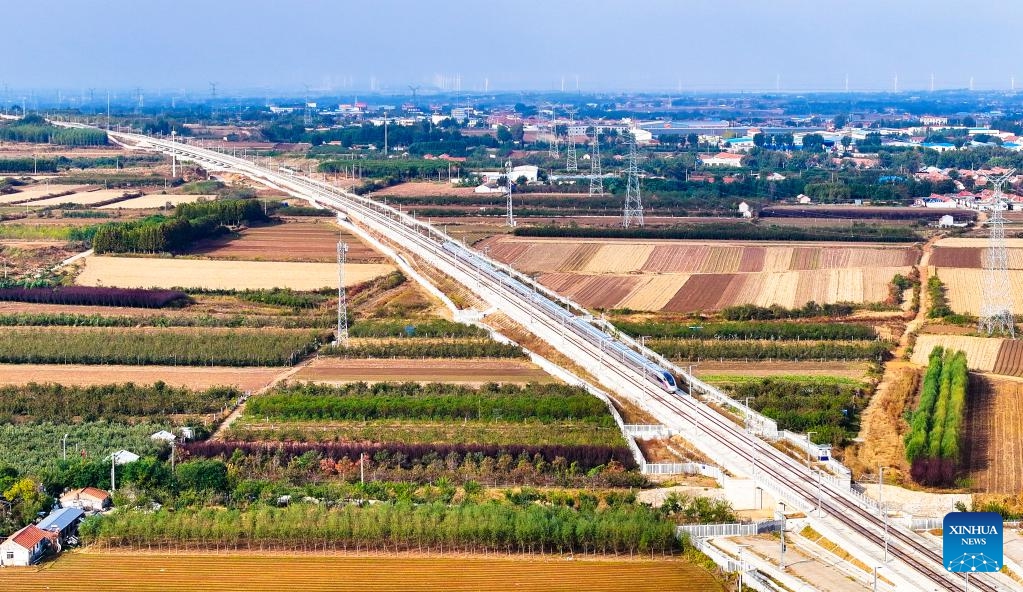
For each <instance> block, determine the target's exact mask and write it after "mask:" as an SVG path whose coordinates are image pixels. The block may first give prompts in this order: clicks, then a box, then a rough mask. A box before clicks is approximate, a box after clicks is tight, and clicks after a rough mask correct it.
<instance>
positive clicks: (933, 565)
mask: <svg viewBox="0 0 1023 592" xmlns="http://www.w3.org/2000/svg"><path fill="white" fill-rule="evenodd" d="M112 135H115V136H119V139H122V140H126V141H130V142H134V143H135V144H136V145H137V146H139V147H143V148H154V149H157V150H162V151H164V152H168V151H170V152H174V153H176V154H178V155H179V156H184V157H189V158H193V159H196V160H199V161H200V162H203V163H205V164H209V165H214V166H221V167H223V168H230V169H235V170H239V171H241V172H243V173H245V174H248V175H249V176H252V177H254V178H256V179H259V180H263V181H267V182H269V183H272V184H274V185H276V186H278V187H281V188H283V189H287V190H291V191H294V192H296V193H299V194H305V195H309V196H311V197H313V198H314V199H315V200H316V201H317V202H319V203H321V204H322V205H325V206H328V207H330V208H332V209H334V210H336V211H338V212H340V213H342V214H345V215H347V216H348V217H349V218H351V219H353V220H357V221H359V222H360V223H361V224H363V225H364V226H366V227H369V228H370V229H371V230H373V231H375V232H376V233H377V234H381V235H386V236H388V238H389V239H390V240H391V242H393V243H395V244H398V245H399V246H401V247H402V248H404V249H409V250H413V251H416V252H418V253H420V254H429V255H430V256H431V257H433V258H435V259H436V260H438V261H443V262H444V264H445V265H447V266H449V267H450V268H451V269H453V270H457V272H458V273H459V274H461V275H462V277H461V278H456V279H460V280H461V282H462V283H463V284H465V285H466V286H467V287H468V288H469V289H470V290H473V287H474V285H475V288H476V289H475V290H474V291H476V292H482V290H483V288H484V287H485V288H486V290H488V291H490V292H491V293H492V294H493V295H494V296H496V297H498V298H499V299H500V300H502V301H503V302H504V303H505V304H506V305H507V306H508V307H510V308H512V309H514V311H515V312H516V313H517V316H519V318H528V320H529V323H528V324H526V328H527V329H528V330H530V331H531V332H533V333H534V334H536V335H537V336H538V337H540V338H541V339H545V340H548V341H550V339H549V336H550V335H560V339H561V340H562V346H563V347H564V346H567V345H569V344H570V345H571V348H572V349H574V350H575V352H574V353H576V355H579V354H582V355H583V356H585V357H586V358H587V361H588V363H589V364H588V365H589V366H590V367H597V368H600V369H603V370H604V371H605V372H607V373H609V374H610V375H611V376H612V377H613V378H614V379H615V380H616V381H619V382H620V383H622V384H624V385H626V386H627V387H628V390H631V391H632V392H626V393H622V394H624V395H626V396H629V397H630V398H632V399H634V400H639V399H640V397H638V396H637V395H641V396H643V397H647V398H648V399H650V400H653V401H655V402H656V403H657V404H658V405H659V406H660V407H662V408H663V409H664V410H665V411H667V412H668V413H669V414H670V415H669V416H668V418H667V419H669V420H674V422H675V423H682V422H685V421H691V422H693V424H694V425H698V426H700V429H701V430H702V432H703V433H704V434H705V435H706V437H708V438H709V439H711V441H712V443H713V444H714V445H715V447H720V448H719V449H718V450H715V451H713V453H712V454H711V456H712V457H721V452H722V451H726V452H727V456H730V457H731V458H730V459H729V460H731V461H732V462H735V461H736V459H737V460H738V461H739V462H741V463H744V464H749V465H750V466H752V467H754V473H756V474H758V475H761V474H762V475H763V476H762V477H761V478H762V479H764V480H765V483H771V484H772V487H773V488H774V489H778V490H779V492H780V493H781V497H783V498H786V499H789V500H792V501H795V502H797V504H798V505H801V506H802V507H804V508H813V507H815V506H816V505H817V499H818V493H819V491H820V492H822V493H824V492H826V493H827V494H828V495H826V496H822V497H821V501H820V507H821V510H822V511H823V512H825V513H827V514H828V516H829V517H831V518H832V519H834V520H835V521H837V522H838V523H839V524H841V525H843V526H845V527H846V528H849V529H851V530H852V531H853V532H855V533H856V534H857V535H859V536H861V537H863V538H864V539H865V540H866V541H868V542H869V543H871V544H873V545H875V546H876V547H877V548H883V547H884V542H885V540H884V539H885V536H884V521H883V519H882V518H880V517H878V516H877V515H875V514H873V513H872V512H870V511H868V510H867V509H866V508H864V507H862V506H861V504H860V502H859V501H857V500H856V499H854V498H853V497H852V496H850V495H849V494H848V492H844V491H842V490H841V489H839V488H836V487H834V486H833V485H831V484H830V483H821V484H818V483H817V481H816V480H815V479H814V476H813V473H812V472H811V471H810V469H809V468H808V467H805V466H804V465H802V464H801V463H798V462H796V461H795V460H794V459H792V458H791V457H789V456H788V455H786V454H784V453H783V452H781V451H779V450H777V449H776V448H774V447H773V446H770V445H769V444H767V443H766V442H764V441H762V440H760V439H759V438H755V437H752V436H751V435H750V434H748V433H746V432H745V431H743V430H742V429H741V428H740V427H739V426H737V425H736V424H735V423H733V422H732V421H730V420H729V419H727V418H725V417H723V416H722V415H721V414H720V413H718V412H717V411H715V410H714V409H712V408H710V407H709V406H708V405H706V404H704V403H702V402H700V401H698V400H696V399H694V398H692V397H688V396H681V397H680V396H676V395H672V394H669V393H667V392H665V391H664V390H662V389H659V388H657V387H656V386H655V384H654V383H652V382H650V381H649V380H648V379H647V376H645V375H644V373H640V372H637V370H636V369H634V368H632V367H631V366H629V365H627V364H625V363H623V361H619V360H617V359H615V358H614V356H609V355H607V354H608V352H607V351H605V349H604V347H603V343H604V342H603V341H601V342H600V346H599V347H598V346H597V345H595V344H594V343H592V342H591V341H588V340H587V339H585V338H584V337H583V336H581V335H579V334H578V333H576V332H575V331H574V330H570V329H567V328H566V318H567V316H568V315H571V313H569V312H567V311H566V312H562V313H560V315H555V314H552V313H551V309H550V307H545V306H539V305H538V304H537V302H538V301H539V299H546V297H545V296H543V295H542V294H538V293H536V292H535V291H533V289H532V288H524V284H522V283H521V282H520V280H519V279H517V278H516V277H513V276H512V275H511V274H509V273H507V272H506V271H503V270H502V269H501V268H500V267H499V266H494V265H491V264H489V263H487V264H486V266H485V267H484V263H483V262H484V261H486V260H485V259H484V258H483V257H481V256H480V255H479V254H477V253H473V255H472V257H474V258H475V260H476V262H477V264H476V265H475V266H473V265H472V264H471V263H469V262H468V261H466V260H464V259H463V258H460V257H459V256H456V255H455V254H454V253H452V252H448V251H447V250H446V249H444V248H443V246H444V245H445V244H447V243H451V244H457V243H454V241H453V240H452V239H450V238H449V237H447V236H446V235H444V234H443V233H441V232H439V231H438V230H437V229H436V228H434V227H432V226H430V225H428V224H424V223H422V222H421V221H418V220H415V219H412V218H410V217H409V216H407V215H404V214H401V213H400V212H397V211H396V210H394V209H392V208H389V207H387V206H384V205H382V204H378V203H376V202H374V201H372V200H369V199H366V198H362V197H359V196H355V195H351V194H345V193H342V192H340V191H339V190H337V189H336V188H334V187H331V186H329V185H326V184H324V183H319V182H316V181H313V180H312V179H308V178H305V177H302V176H301V175H298V174H297V173H294V172H293V171H284V172H281V171H277V172H274V171H272V170H269V169H266V168H264V167H260V166H257V165H254V164H253V163H251V162H248V161H246V160H242V159H240V158H236V157H232V156H228V155H224V154H220V153H218V152H213V151H209V150H205V149H201V148H195V147H192V146H184V145H181V144H178V143H176V142H175V143H171V142H168V141H166V140H155V139H152V138H148V137H145V136H138V135H135V134H124V133H112ZM524 292H525V293H528V294H533V295H532V296H530V297H526V296H524V295H523V294H524ZM555 306H556V305H555ZM513 316H514V315H513ZM571 316H572V319H573V320H574V319H575V315H571ZM534 321H536V322H537V323H538V324H539V325H540V326H541V327H542V328H543V330H545V331H547V332H549V334H548V335H547V336H545V335H544V334H543V331H540V330H538V329H537V328H536V327H531V326H530V325H532V323H533V322H534ZM607 340H608V342H611V341H613V337H611V336H607ZM552 344H553V345H555V346H557V344H556V343H553V342H552ZM639 402H640V403H641V404H642V400H639ZM662 415H663V414H662ZM672 415H673V416H674V417H671V416H672ZM708 452H710V451H708ZM836 542H840V541H836ZM888 548H889V551H890V555H891V557H892V558H894V560H897V561H901V562H902V563H904V564H905V565H906V566H907V567H909V568H910V569H911V570H912V571H913V572H915V573H916V574H917V575H918V576H919V577H922V578H925V579H926V580H927V582H928V583H927V584H926V585H921V584H920V583H919V582H917V581H915V579H914V584H916V585H917V587H918V588H919V589H923V590H952V589H959V588H960V587H961V584H960V580H959V578H958V576H956V575H953V574H949V573H948V572H946V571H945V570H944V568H943V567H942V563H941V557H940V556H939V554H938V553H937V552H936V551H935V550H934V549H933V548H931V547H930V546H929V545H927V544H926V543H925V542H923V541H921V540H918V539H917V537H916V535H914V534H913V533H911V532H909V531H904V530H903V529H901V528H897V527H894V526H892V525H889V528H888ZM887 565H888V566H889V567H891V568H895V567H896V565H895V564H892V563H888V564H887ZM971 585H972V589H975V590H981V591H984V592H995V591H996V590H1000V589H1001V588H1000V587H998V586H996V585H995V584H993V583H991V582H990V581H989V580H988V578H986V577H982V576H980V575H979V574H978V577H976V578H975V579H974V580H973V581H972V582H971Z"/></svg>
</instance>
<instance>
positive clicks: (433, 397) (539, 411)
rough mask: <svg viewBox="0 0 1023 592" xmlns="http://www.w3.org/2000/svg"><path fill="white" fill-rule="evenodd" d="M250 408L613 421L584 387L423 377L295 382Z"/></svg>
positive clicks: (290, 416) (321, 414)
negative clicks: (478, 384)
mask: <svg viewBox="0 0 1023 592" xmlns="http://www.w3.org/2000/svg"><path fill="white" fill-rule="evenodd" d="M246 414H247V415H251V416H253V417H269V418H276V419H286V420H363V421H367V420H375V419H437V420H453V419H461V420H467V419H473V420H477V421H479V420H484V421H486V420H491V421H525V420H539V421H541V422H545V423H550V422H555V421H564V420H576V421H583V422H588V423H596V424H602V425H606V426H611V425H613V423H614V422H613V420H612V418H611V416H610V414H609V413H608V410H607V407H606V406H605V405H604V403H603V402H601V401H600V400H599V399H597V398H596V397H594V396H592V395H590V394H589V393H588V392H586V390H585V389H582V388H580V387H574V386H568V385H562V384H530V385H524V386H518V385H513V384H506V385H497V384H495V383H490V384H487V385H484V386H482V387H480V388H471V387H467V386H461V385H454V384H443V383H434V384H429V385H422V384H420V383H417V382H406V383H377V384H375V385H373V386H368V385H366V384H365V383H353V384H348V385H344V386H340V387H335V386H328V385H315V384H304V385H291V386H287V387H282V388H279V389H277V390H275V391H274V392H273V393H270V394H266V395H262V396H259V397H256V398H254V399H252V400H251V401H249V403H248V406H247V408H246Z"/></svg>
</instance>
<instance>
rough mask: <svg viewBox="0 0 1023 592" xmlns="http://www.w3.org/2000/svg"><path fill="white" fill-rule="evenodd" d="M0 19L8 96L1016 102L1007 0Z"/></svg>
mask: <svg viewBox="0 0 1023 592" xmlns="http://www.w3.org/2000/svg"><path fill="white" fill-rule="evenodd" d="M0 14H2V15H3V20H4V21H5V24H6V25H7V26H5V27H4V37H3V38H2V39H0V85H2V84H7V85H8V86H9V87H10V88H12V89H23V88H50V89H53V88H61V89H66V90H67V91H68V92H80V91H81V89H83V88H89V87H93V88H96V89H97V92H99V91H100V90H101V89H106V88H122V89H124V88H134V87H136V86H139V87H143V88H146V89H148V90H157V89H162V90H165V91H166V90H171V89H174V90H177V89H181V88H186V89H189V90H195V91H201V92H208V89H209V82H210V81H215V82H217V83H218V88H219V89H220V90H219V91H218V94H225V95H228V94H234V93H237V92H238V91H239V90H240V89H250V90H256V91H257V92H259V89H261V88H274V89H292V90H301V89H302V88H303V87H304V86H305V85H309V86H310V87H312V88H313V89H323V90H328V89H330V90H333V91H335V92H339V91H343V90H345V89H347V88H351V89H352V90H353V91H354V90H359V89H367V88H369V86H370V84H371V77H375V79H376V81H377V84H378V86H379V88H381V89H382V90H385V91H387V90H393V91H396V92H397V91H405V92H407V86H408V85H410V84H413V85H422V86H423V87H424V89H425V87H429V86H432V85H437V84H449V85H450V84H454V82H453V77H454V76H455V75H457V74H460V75H461V88H462V89H463V90H482V88H483V86H484V84H485V82H484V80H485V79H488V80H489V88H490V90H494V91H496V90H509V89H523V88H525V89H548V90H551V89H558V88H560V87H561V85H562V80H563V79H564V85H565V88H566V90H574V89H575V85H576V76H578V79H579V86H580V88H581V89H582V90H618V89H623V90H624V89H630V90H631V89H650V90H658V89H675V88H676V87H677V86H678V85H679V84H680V83H681V86H682V88H683V89H688V90H701V91H704V90H717V89H723V90H734V89H755V90H764V89H773V88H775V85H776V83H777V82H778V81H779V80H780V87H781V89H782V90H799V89H833V90H841V89H842V88H843V87H844V86H845V79H846V75H848V78H849V86H850V88H851V89H853V90H857V89H864V90H865V89H875V90H879V89H891V88H892V86H893V79H894V77H895V75H896V73H898V78H899V88H900V90H903V89H906V90H908V89H913V88H917V89H923V88H927V87H928V86H929V85H930V80H931V74H932V73H933V74H934V79H935V86H936V88H965V87H967V86H968V85H969V80H970V77H971V76H973V77H974V85H975V88H977V89H989V88H999V89H1000V88H1008V87H1009V81H1010V76H1013V75H1016V76H1017V77H1018V78H1019V84H1020V85H1021V86H1023V63H1021V62H1020V56H1021V55H1023V52H1021V50H1023V36H1021V35H1019V34H1018V33H1017V32H1016V31H1014V30H1013V29H1012V28H1010V27H1015V26H1018V25H1019V24H1020V23H1021V22H1023V20H1021V17H1023V3H1021V2H1016V1H1013V0H1008V1H1006V0H971V1H969V2H964V1H959V0H957V1H953V0H854V1H848V0H841V1H830V0H758V1H754V0H746V1H743V0H585V1H584V0H523V1H514V0H504V1H502V2H490V1H486V0H433V1H428V0H359V1H348V0H337V1H327V0H277V1H271V0H30V1H20V2H15V1H13V0H8V1H5V2H4V3H3V8H2V11H0ZM1017 69H1018V71H1017Z"/></svg>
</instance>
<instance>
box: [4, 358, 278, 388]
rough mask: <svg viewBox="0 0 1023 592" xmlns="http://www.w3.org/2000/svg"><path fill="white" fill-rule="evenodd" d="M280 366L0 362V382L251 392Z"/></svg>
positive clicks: (267, 382) (269, 377) (274, 377)
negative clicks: (122, 384) (115, 384)
mask: <svg viewBox="0 0 1023 592" xmlns="http://www.w3.org/2000/svg"><path fill="white" fill-rule="evenodd" d="M281 372H282V370H281V369H280V368H261V367H250V368H224V367H221V368H217V367H208V366H144V367H142V366H123V365H103V366H86V365H81V364H0V385H21V384H28V383H30V382H36V383H47V382H54V383H58V384H63V385H68V386H93V385H101V384H110V383H112V382H133V383H135V384H153V383H154V382H157V381H161V382H165V383H167V384H168V385H171V386H181V387H187V388H190V389H197V390H200V389H207V388H210V387H212V386H233V387H235V388H237V389H238V390H241V391H255V390H259V389H261V388H263V387H265V386H266V385H268V384H270V383H271V382H273V381H274V380H275V379H276V378H277V376H278V375H279V374H280V373H281Z"/></svg>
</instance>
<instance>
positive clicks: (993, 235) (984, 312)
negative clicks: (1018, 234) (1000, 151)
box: [977, 169, 1016, 339]
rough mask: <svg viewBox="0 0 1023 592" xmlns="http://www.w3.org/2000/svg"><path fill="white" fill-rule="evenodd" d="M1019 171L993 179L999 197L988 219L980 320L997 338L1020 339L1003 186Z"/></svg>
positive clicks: (983, 329)
mask: <svg viewBox="0 0 1023 592" xmlns="http://www.w3.org/2000/svg"><path fill="white" fill-rule="evenodd" d="M1015 172H1016V170H1015V169H1013V170H1010V171H1009V172H1008V173H1006V174H1004V175H1002V176H1001V177H998V178H996V179H992V180H991V183H992V184H993V185H994V188H995V194H994V196H993V197H992V198H991V217H990V218H988V222H987V224H988V229H989V238H988V246H987V251H986V252H985V254H984V281H983V292H982V293H981V305H980V319H979V321H978V322H977V331H978V332H980V333H987V334H988V335H993V334H994V333H1002V334H1007V335H1009V336H1010V337H1012V338H1013V339H1015V338H1016V323H1015V319H1014V318H1013V315H1012V290H1011V288H1010V283H1009V271H1008V269H1009V256H1008V254H1007V253H1006V251H1005V216H1004V214H1003V210H1002V208H1003V207H1008V204H1007V203H1006V201H1005V194H1003V193H1002V186H1003V185H1004V184H1005V183H1006V181H1008V180H1009V178H1011V177H1012V175H1013V174H1015Z"/></svg>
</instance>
